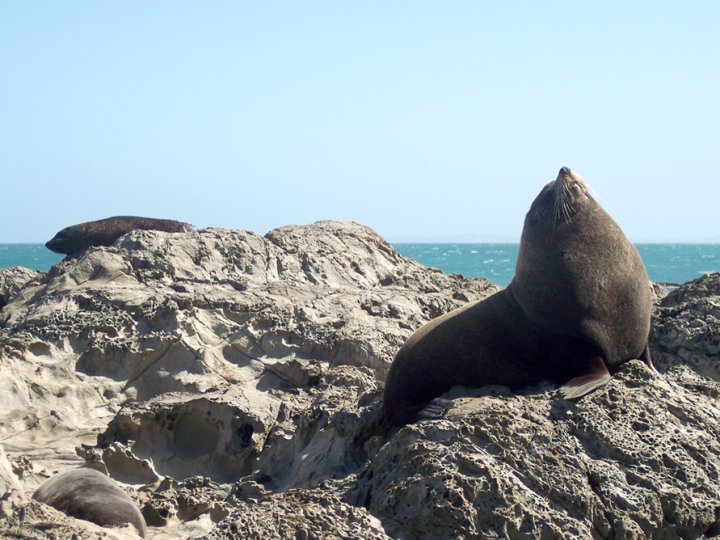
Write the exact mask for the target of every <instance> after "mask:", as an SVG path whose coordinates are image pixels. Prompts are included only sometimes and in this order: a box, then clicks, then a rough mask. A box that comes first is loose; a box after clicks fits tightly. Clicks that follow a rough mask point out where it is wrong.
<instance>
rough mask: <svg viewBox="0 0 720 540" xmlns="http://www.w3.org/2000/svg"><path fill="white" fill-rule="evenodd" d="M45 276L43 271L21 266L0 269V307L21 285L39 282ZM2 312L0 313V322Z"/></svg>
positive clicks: (14, 294) (12, 296)
mask: <svg viewBox="0 0 720 540" xmlns="http://www.w3.org/2000/svg"><path fill="white" fill-rule="evenodd" d="M44 277H45V272H38V271H37V270H30V269H29V268H23V267H22V266H14V267H12V268H2V269H0V309H2V308H3V307H4V306H5V305H6V304H7V303H8V302H10V300H12V299H13V298H14V297H15V296H17V294H18V292H20V290H21V289H23V287H26V286H28V285H29V284H32V283H39V282H40V281H41V280H42V279H43V278H44ZM1 321H2V313H0V322H1Z"/></svg>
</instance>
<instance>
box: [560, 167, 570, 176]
mask: <svg viewBox="0 0 720 540" xmlns="http://www.w3.org/2000/svg"><path fill="white" fill-rule="evenodd" d="M560 175H562V176H570V167H563V168H562V169H560V173H559V174H558V176H560Z"/></svg>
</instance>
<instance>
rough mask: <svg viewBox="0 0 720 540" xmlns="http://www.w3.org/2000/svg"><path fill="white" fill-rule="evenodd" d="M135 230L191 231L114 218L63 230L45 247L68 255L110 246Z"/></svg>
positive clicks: (169, 223) (168, 222) (163, 222)
mask: <svg viewBox="0 0 720 540" xmlns="http://www.w3.org/2000/svg"><path fill="white" fill-rule="evenodd" d="M135 229H143V230H151V231H165V232H188V231H192V230H194V229H195V227H193V226H192V225H190V224H188V223H182V222H180V221H174V220H172V219H155V218H146V217H137V216H115V217H111V218H107V219H101V220H98V221H88V222H87V223H80V224H78V225H72V226H70V227H66V228H64V229H63V230H61V231H60V232H59V233H57V234H56V235H55V236H54V237H53V238H52V239H51V240H49V241H48V242H47V243H46V244H45V245H46V246H47V248H48V249H50V250H52V251H55V252H56V253H66V254H68V255H72V254H73V253H77V252H78V251H81V250H83V249H87V248H89V247H92V246H111V245H113V244H114V243H115V241H116V240H117V239H118V238H120V237H121V236H122V235H124V234H127V233H129V232H130V231H134V230H135Z"/></svg>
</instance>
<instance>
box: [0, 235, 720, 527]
mask: <svg viewBox="0 0 720 540" xmlns="http://www.w3.org/2000/svg"><path fill="white" fill-rule="evenodd" d="M13 272H14V273H11V272H8V271H0V284H6V285H2V287H5V289H2V291H5V290H7V291H10V292H9V293H7V302H6V305H5V306H4V307H3V308H2V311H0V319H1V320H3V321H4V326H2V327H1V328H0V440H2V444H3V446H4V448H5V451H6V453H7V455H8V458H9V460H10V462H11V463H13V464H18V463H19V460H21V459H22V460H25V461H23V467H22V469H23V472H22V475H20V474H18V475H17V480H18V481H19V483H20V487H21V488H23V489H24V491H25V492H26V493H27V492H32V491H34V489H35V488H36V487H37V486H38V485H39V483H40V482H41V481H42V480H43V479H44V478H46V477H48V476H50V475H51V474H54V473H55V472H58V471H63V470H67V469H69V468H74V467H77V466H78V465H79V464H80V463H82V462H83V461H84V462H86V463H87V464H88V465H89V466H91V467H93V468H95V469H97V470H100V471H102V472H104V473H107V474H108V475H109V476H111V477H112V478H113V479H115V480H116V481H118V482H120V485H121V487H124V488H125V489H126V491H127V492H128V493H130V494H132V496H133V497H134V498H135V499H136V500H137V502H138V505H139V507H140V508H141V511H142V513H143V515H144V517H145V519H146V521H147V523H148V538H154V539H157V540H160V539H163V540H164V539H170V538H189V537H208V538H256V537H257V538H286V537H288V536H290V537H294V538H295V537H296V538H322V537H337V538H385V537H392V538H444V537H458V538H493V537H497V538H505V537H509V538H556V537H557V538H645V537H654V538H702V537H711V536H713V535H717V534H720V500H718V494H719V493H720V480H719V478H720V471H719V470H718V468H719V465H718V464H720V448H719V447H718V441H719V440H720V433H719V432H718V427H717V426H718V420H719V419H720V411H719V409H718V407H719V406H718V396H720V388H719V386H718V382H717V380H718V378H717V377H718V375H717V374H718V368H717V363H718V342H717V336H718V335H720V323H719V321H720V317H718V316H717V313H716V311H717V309H718V305H720V302H719V301H718V297H720V286H718V282H720V278H718V276H717V275H714V276H709V277H707V278H702V279H701V280H698V281H696V282H694V283H689V284H687V285H685V286H682V287H679V288H678V289H676V290H674V291H672V292H670V293H669V294H667V291H666V290H664V289H663V288H662V287H657V286H655V287H654V291H655V296H656V299H657V303H658V307H657V309H656V313H655V315H654V336H653V340H652V348H653V355H654V358H655V360H656V364H657V365H658V368H659V370H660V371H661V373H660V374H656V373H653V372H651V371H650V370H648V369H646V367H645V366H644V365H642V364H641V363H640V362H630V363H628V364H627V365H625V366H623V368H622V369H621V370H620V372H619V373H618V374H616V375H615V376H614V377H613V379H612V381H611V383H610V384H609V385H608V386H607V387H606V388H604V389H602V390H599V391H598V392H595V393H593V394H591V395H589V396H587V397H585V398H583V399H581V400H579V401H578V402H574V403H569V402H566V401H563V400H562V399H561V398H560V397H559V395H558V394H557V392H556V390H555V389H554V388H553V387H551V386H548V385H539V386H537V387H536V388H533V389H528V390H526V391H524V392H521V393H518V394H513V393H511V392H509V391H508V390H507V389H503V388H484V389H480V390H477V389H476V390H470V391H468V390H466V389H454V390H453V391H452V392H451V393H450V394H449V395H447V396H446V397H447V398H449V399H452V400H453V407H452V408H451V409H450V410H449V411H448V413H447V414H446V415H445V417H444V418H441V419H439V420H435V421H423V422H418V423H416V424H413V425H409V426H405V427H404V428H402V429H400V430H394V429H393V430H391V429H390V428H389V426H387V425H386V424H385V423H384V422H383V419H382V412H381V411H382V407H381V397H382V381H383V379H384V377H385V375H386V373H387V369H388V366H389V365H390V362H391V361H392V358H393V356H394V354H395V352H396V351H397V349H398V348H399V347H400V346H401V345H402V343H403V342H404V341H405V339H407V337H408V336H409V335H410V334H411V333H412V332H413V331H414V330H415V329H416V328H418V327H419V326H421V325H422V324H424V323H425V322H427V321H429V320H430V319H432V318H434V317H436V316H438V315H440V314H442V313H445V312H447V311H449V310H451V309H454V308H455V307H459V306H461V305H463V304H464V303H466V302H469V301H475V300H479V299H481V298H484V297H485V296H487V295H488V294H491V293H492V292H494V291H496V290H498V288H497V287H496V286H494V285H492V284H490V283H489V282H487V281H486V280H481V279H478V280H466V279H463V278H462V277H461V276H448V275H445V274H443V273H441V272H439V271H437V270H433V269H429V268H426V267H423V266H421V265H419V264H417V263H414V262H412V261H409V260H407V259H405V258H404V257H402V256H400V255H399V254H398V253H397V252H395V251H394V250H393V249H392V247H391V246H390V245H388V244H387V243H386V242H385V241H384V240H382V238H380V237H379V236H378V235H377V234H375V233H374V232H373V231H372V230H371V229H369V228H367V227H364V226H362V225H358V224H354V223H336V222H320V223H316V224H312V225H308V226H302V227H301V226H291V227H282V228H280V229H276V230H275V231H272V232H270V233H268V234H267V235H266V236H264V237H263V236H259V235H257V234H254V233H250V232H246V231H229V230H223V229H207V230H201V231H193V232H188V233H183V234H166V233H162V232H158V231H134V232H132V233H130V234H128V235H125V236H124V237H122V238H120V239H119V240H118V242H117V243H116V244H115V245H114V246H111V247H95V248H90V249H88V250H87V251H85V252H84V253H82V254H80V256H79V257H78V258H76V259H68V260H65V261H63V262H61V263H59V264H58V265H56V266H55V267H53V269H52V270H51V271H50V272H49V273H47V274H38V273H35V274H27V273H24V272H22V271H15V270H13ZM26 278H27V279H26ZM3 279H4V281H3ZM7 284H10V285H11V286H10V285H7ZM3 294H6V293H5V292H3ZM6 506H7V507H8V516H7V517H5V518H3V519H0V536H2V535H5V536H12V535H13V534H14V535H21V534H22V535H26V536H27V537H30V538H35V537H37V538H41V537H43V536H42V534H44V533H43V531H44V529H43V527H47V526H48V525H47V523H48V520H49V521H50V522H52V523H53V525H52V527H60V528H58V529H48V530H50V531H56V532H53V533H52V534H55V535H56V537H58V538H60V537H63V534H65V532H68V534H70V535H71V534H77V536H78V537H80V538H85V537H88V538H91V537H94V536H92V535H93V534H98V533H97V530H95V529H93V530H90V529H87V528H86V525H84V524H83V523H82V522H80V521H77V520H70V521H69V522H68V520H69V519H70V518H67V517H57V516H56V515H55V514H53V513H52V512H51V511H49V509H43V508H42V505H38V503H36V502H34V501H31V502H29V503H28V502H23V501H22V500H20V499H16V500H14V502H12V503H9V504H8V505H6ZM22 516H26V517H24V518H22V519H21V517H22ZM28 516H29V517H28ZM43 520H44V521H43ZM43 523H45V524H43ZM8 531H12V533H10V532H8ZM57 531H61V532H57ZM69 531H70V532H69ZM78 531H80V532H78ZM100 534H105V533H104V532H102V531H101V533H100ZM107 534H116V533H115V532H108V533H107ZM33 535H35V536H33ZM83 535H85V536H83ZM66 537H70V536H66Z"/></svg>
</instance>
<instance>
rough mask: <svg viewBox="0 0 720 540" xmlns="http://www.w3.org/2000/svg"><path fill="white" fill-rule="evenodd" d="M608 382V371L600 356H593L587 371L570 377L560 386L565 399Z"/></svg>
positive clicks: (583, 393) (595, 388)
mask: <svg viewBox="0 0 720 540" xmlns="http://www.w3.org/2000/svg"><path fill="white" fill-rule="evenodd" d="M608 382H610V372H609V371H608V368H607V366H606V365H605V362H603V359H602V358H601V357H600V356H593V357H592V359H591V360H590V362H589V365H588V372H587V373H585V374H584V375H579V376H577V377H574V378H572V379H570V380H569V381H568V382H566V383H565V384H564V385H562V386H561V387H560V393H561V394H562V397H564V398H565V399H577V398H579V397H582V396H584V395H585V394H589V393H590V392H592V391H593V390H597V389H598V388H601V387H603V386H605V385H606V384H607V383H608Z"/></svg>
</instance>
